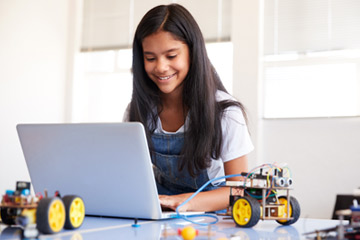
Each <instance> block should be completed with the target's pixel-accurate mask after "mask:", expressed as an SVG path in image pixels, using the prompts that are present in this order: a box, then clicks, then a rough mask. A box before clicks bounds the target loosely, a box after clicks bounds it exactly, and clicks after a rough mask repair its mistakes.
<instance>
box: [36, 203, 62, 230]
mask: <svg viewBox="0 0 360 240" xmlns="http://www.w3.org/2000/svg"><path fill="white" fill-rule="evenodd" d="M64 224H65V206H64V203H63V201H62V200H61V199H60V198H58V197H54V198H43V199H41V200H40V202H39V205H38V207H37V210H36V226H37V229H38V230H39V232H41V233H45V234H53V233H57V232H59V231H61V230H62V229H63V227H64Z"/></svg>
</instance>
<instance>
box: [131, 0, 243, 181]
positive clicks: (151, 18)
mask: <svg viewBox="0 0 360 240" xmlns="http://www.w3.org/2000/svg"><path fill="white" fill-rule="evenodd" d="M158 31H166V32H170V33H171V34H172V35H173V36H174V37H175V38H176V39H178V40H180V41H183V42H184V43H186V44H187V45H188V47H189V53H190V68H189V72H188V74H187V76H186V78H185V79H184V82H183V84H184V87H183V93H182V94H183V106H184V109H185V108H186V109H188V113H187V114H188V120H189V124H188V126H189V127H188V128H187V129H185V133H184V135H185V143H184V148H183V150H182V156H183V158H182V161H180V164H179V170H180V171H181V170H183V169H184V168H185V167H186V168H187V169H188V171H189V173H190V175H191V176H196V175H197V174H198V173H199V171H201V170H204V169H206V168H207V167H209V165H210V160H211V158H213V159H218V158H219V157H220V153H221V145H222V129H221V118H222V115H223V112H224V109H226V108H227V107H229V106H238V107H240V108H241V110H242V111H243V113H244V116H245V118H246V115H245V111H244V107H243V105H242V104H241V103H239V102H237V101H230V100H227V101H221V102H217V101H216V97H215V94H216V91H217V90H221V91H224V92H226V90H225V88H224V86H223V84H222V83H221V81H220V78H219V76H218V75H217V73H216V71H215V69H214V67H213V65H212V64H211V62H210V61H209V58H208V56H207V52H206V48H205V41H204V38H203V35H202V33H201V30H200V28H199V26H198V24H197V23H196V21H195V19H194V18H193V17H192V15H191V14H190V13H189V12H188V11H187V10H186V9H185V8H184V7H182V6H181V5H179V4H170V5H160V6H157V7H155V8H153V9H151V10H150V11H149V12H147V13H146V14H145V16H144V17H143V19H142V20H141V22H140V23H139V25H138V27H137V29H136V32H135V37H134V42H133V65H132V71H133V93H132V100H131V103H130V115H129V117H130V121H140V122H142V123H143V125H144V126H145V130H146V134H147V138H148V142H149V146H150V148H152V147H151V146H152V144H151V134H152V133H153V132H154V130H155V128H156V123H157V119H158V112H157V111H156V110H157V107H160V109H161V98H160V90H159V89H158V87H157V86H156V84H155V83H154V82H153V81H152V80H151V79H150V78H149V77H148V75H147V74H146V72H145V67H144V56H143V47H142V42H143V40H144V38H145V37H147V36H149V35H151V34H153V33H155V32H158ZM154 109H155V111H154Z"/></svg>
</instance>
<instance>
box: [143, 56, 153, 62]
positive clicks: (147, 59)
mask: <svg viewBox="0 0 360 240" xmlns="http://www.w3.org/2000/svg"><path fill="white" fill-rule="evenodd" d="M145 60H146V61H148V62H152V61H154V60H155V58H150V57H149V58H145Z"/></svg>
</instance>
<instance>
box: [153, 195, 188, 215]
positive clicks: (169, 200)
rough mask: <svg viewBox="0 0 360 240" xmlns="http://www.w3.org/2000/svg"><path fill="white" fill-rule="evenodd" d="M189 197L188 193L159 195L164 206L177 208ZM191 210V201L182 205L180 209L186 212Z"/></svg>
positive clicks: (172, 208)
mask: <svg viewBox="0 0 360 240" xmlns="http://www.w3.org/2000/svg"><path fill="white" fill-rule="evenodd" d="M187 198H188V196H187V194H179V195H159V199H160V204H161V207H162V208H165V209H166V208H168V209H171V210H174V211H175V210H176V208H177V207H178V206H179V205H180V204H181V203H183V202H184V201H185V200H186V199H187ZM188 210H189V203H187V204H185V205H184V206H182V207H181V208H180V209H179V211H181V212H186V211H188Z"/></svg>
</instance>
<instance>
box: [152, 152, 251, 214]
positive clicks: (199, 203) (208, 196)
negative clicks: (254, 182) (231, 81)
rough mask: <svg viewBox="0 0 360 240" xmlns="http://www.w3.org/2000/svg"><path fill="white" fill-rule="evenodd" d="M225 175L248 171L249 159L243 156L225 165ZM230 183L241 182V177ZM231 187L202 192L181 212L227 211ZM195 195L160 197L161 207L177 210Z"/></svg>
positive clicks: (183, 207)
mask: <svg viewBox="0 0 360 240" xmlns="http://www.w3.org/2000/svg"><path fill="white" fill-rule="evenodd" d="M224 170H225V175H231V174H240V173H241V172H246V171H247V170H248V161H247V157H246V155H245V156H242V157H239V158H235V159H233V160H230V161H228V162H225V163H224ZM227 180H230V181H239V180H240V177H233V178H227ZM229 191H230V190H229V187H220V188H218V189H215V190H211V191H206V192H200V193H199V194H197V195H196V196H195V197H194V198H193V199H191V200H190V201H189V202H188V203H187V204H185V205H184V206H182V207H181V208H180V211H201V212H205V211H206V212H210V211H217V210H221V209H225V208H226V207H227V206H228V205H229ZM192 194H193V193H184V194H178V195H159V198H160V203H161V206H162V207H164V208H170V209H173V210H175V209H176V208H177V206H179V205H180V204H181V203H182V202H184V201H185V200H186V199H188V198H189V197H190V196H191V195H192Z"/></svg>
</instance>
